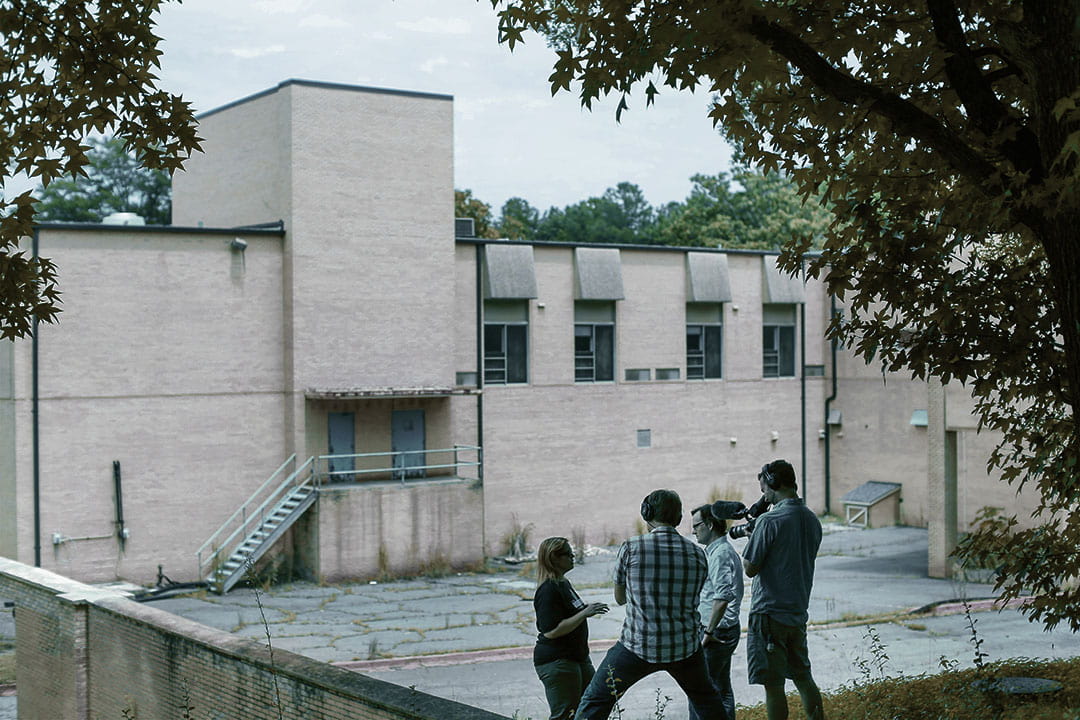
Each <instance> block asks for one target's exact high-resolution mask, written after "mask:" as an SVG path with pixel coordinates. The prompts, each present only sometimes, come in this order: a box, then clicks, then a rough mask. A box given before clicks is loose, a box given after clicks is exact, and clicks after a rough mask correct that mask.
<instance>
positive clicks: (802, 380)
mask: <svg viewBox="0 0 1080 720" xmlns="http://www.w3.org/2000/svg"><path fill="white" fill-rule="evenodd" d="M804 272H805V269H804V268H803V261H802V260H800V261H799V274H800V275H803V273H804ZM805 277H806V276H805V275H803V287H805V286H806V280H805ZM799 364H800V365H801V366H802V371H801V372H800V373H799V392H800V399H799V412H800V414H799V417H800V423H801V427H802V432H801V433H800V434H799V436H800V437H801V438H802V443H801V445H802V471H801V474H800V477H802V498H803V501H804V502H805V501H806V299H805V298H803V303H802V305H801V306H800V307H799Z"/></svg>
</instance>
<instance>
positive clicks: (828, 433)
mask: <svg viewBox="0 0 1080 720" xmlns="http://www.w3.org/2000/svg"><path fill="white" fill-rule="evenodd" d="M835 317H836V296H835V295H832V296H830V297H829V319H830V320H832V319H834V318H835ZM829 346H830V352H831V353H832V394H831V395H829V397H827V398H825V512H829V502H830V498H829V483H830V480H831V477H832V476H831V472H832V467H831V465H830V462H831V460H832V458H831V456H830V455H831V453H830V449H831V447H830V443H829V438H830V437H832V428H831V427H830V426H829V406H830V405H831V404H832V401H833V400H835V399H836V338H833V339H832V340H831V341H830V342H829Z"/></svg>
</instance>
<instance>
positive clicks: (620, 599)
mask: <svg viewBox="0 0 1080 720" xmlns="http://www.w3.org/2000/svg"><path fill="white" fill-rule="evenodd" d="M615 602H617V603H618V604H619V605H625V604H626V586H625V585H616V586H615Z"/></svg>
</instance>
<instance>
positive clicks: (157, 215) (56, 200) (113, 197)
mask: <svg viewBox="0 0 1080 720" xmlns="http://www.w3.org/2000/svg"><path fill="white" fill-rule="evenodd" d="M89 144H90V150H89V151H88V152H87V153H86V155H87V158H89V160H90V164H89V167H88V169H87V170H86V174H85V175H84V176H83V177H79V178H71V177H65V178H59V179H57V180H54V181H53V182H52V183H50V184H49V186H48V187H47V188H44V189H42V190H41V191H40V192H39V202H38V205H37V208H36V209H37V219H38V220H56V221H63V222H101V220H102V219H103V218H104V217H106V216H107V215H110V214H112V213H116V212H132V213H135V214H137V215H140V216H142V218H143V219H144V220H146V222H148V223H150V224H152V225H168V224H169V221H170V217H171V215H172V200H171V187H170V184H169V174H168V173H167V172H165V171H164V170H150V169H148V168H144V167H143V166H142V165H141V164H140V163H139V161H138V160H137V159H136V158H135V156H134V155H132V154H131V153H129V152H128V151H127V150H126V149H125V148H124V144H123V143H122V142H121V141H119V140H117V139H116V138H94V139H91V140H90V141H89Z"/></svg>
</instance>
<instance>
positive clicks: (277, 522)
mask: <svg viewBox="0 0 1080 720" xmlns="http://www.w3.org/2000/svg"><path fill="white" fill-rule="evenodd" d="M314 460H315V459H314V458H309V459H308V460H307V462H305V463H304V464H303V465H301V466H300V467H295V466H296V455H293V456H292V457H290V458H289V459H288V460H286V461H285V463H284V464H283V465H282V466H281V467H279V468H278V469H277V471H275V472H274V474H273V475H271V476H270V478H269V479H267V481H266V482H265V483H263V485H262V486H261V487H260V488H259V489H258V490H256V491H255V493H254V494H253V495H252V496H251V497H250V498H248V500H247V501H246V502H245V503H244V504H243V505H241V506H240V507H239V508H238V509H237V510H236V512H234V513H233V515H232V517H230V518H229V519H228V520H226V521H225V524H224V525H222V526H221V527H220V528H219V529H218V531H217V532H215V533H214V534H213V535H211V536H210V539H209V540H207V541H206V542H205V543H203V545H202V547H201V548H199V551H198V553H197V556H198V561H199V576H200V577H203V578H205V579H206V582H207V584H208V585H209V587H210V589H212V590H213V591H214V592H216V593H218V594H219V595H220V594H224V593H226V592H228V591H229V590H231V589H232V588H233V586H234V585H236V583H238V582H240V580H241V579H242V578H243V577H244V575H245V574H246V573H247V571H248V569H249V568H251V567H253V566H254V564H255V562H256V561H257V560H258V559H259V558H260V557H262V556H263V555H264V554H265V553H266V551H267V550H269V549H270V548H271V547H273V545H274V543H276V542H277V541H278V540H279V539H281V537H282V536H283V535H284V534H285V531H286V530H288V529H289V528H290V527H291V526H292V524H293V523H294V522H296V520H297V519H299V518H300V516H301V515H303V514H304V513H305V512H306V511H307V509H308V508H309V507H311V506H312V505H313V504H314V503H315V499H316V497H317V496H318V490H317V489H316V487H315V478H316V474H315V472H314V465H315V463H314ZM282 477H284V479H283V480H282V479H281V478H282Z"/></svg>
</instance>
